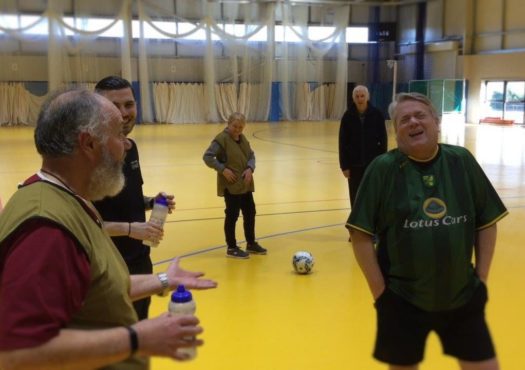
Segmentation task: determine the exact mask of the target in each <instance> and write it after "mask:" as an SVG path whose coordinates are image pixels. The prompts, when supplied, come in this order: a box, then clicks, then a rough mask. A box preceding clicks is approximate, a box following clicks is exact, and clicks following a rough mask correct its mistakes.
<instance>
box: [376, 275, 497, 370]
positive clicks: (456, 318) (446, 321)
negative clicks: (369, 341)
mask: <svg viewBox="0 0 525 370" xmlns="http://www.w3.org/2000/svg"><path fill="white" fill-rule="evenodd" d="M486 303H487V288H486V286H485V284H483V283H480V284H479V286H478V287H477V288H476V291H475V292H474V295H473V296H472V298H471V300H470V301H469V302H468V303H467V304H465V305H464V306H462V307H459V308H457V309H454V310H450V311H442V312H427V311H423V310H421V309H419V308H417V307H416V306H414V305H412V304H410V303H408V302H407V301H406V300H404V299H403V298H401V297H400V296H398V295H397V294H395V293H393V292H392V291H390V290H388V289H386V290H385V292H384V293H383V294H381V296H379V298H378V299H377V300H376V302H375V306H376V311H377V336H376V344H375V349H374V357H375V358H376V359H377V360H379V361H382V362H386V363H388V364H391V365H399V366H410V365H415V364H417V363H419V362H421V361H422V360H423V356H424V353H425V342H426V339H427V336H428V334H429V333H430V331H432V330H433V331H435V332H436V333H437V335H438V336H439V338H440V340H441V344H442V346H443V352H444V353H446V354H448V355H450V356H453V357H456V358H458V359H459V360H463V361H474V362H477V361H484V360H489V359H491V358H494V357H495V351H494V345H493V344H492V339H491V336H490V332H489V329H488V326H487V323H486V321H485V304H486Z"/></svg>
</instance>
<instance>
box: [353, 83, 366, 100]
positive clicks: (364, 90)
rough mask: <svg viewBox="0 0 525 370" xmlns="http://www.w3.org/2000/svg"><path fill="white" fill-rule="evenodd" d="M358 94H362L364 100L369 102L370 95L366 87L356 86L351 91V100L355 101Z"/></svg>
mask: <svg viewBox="0 0 525 370" xmlns="http://www.w3.org/2000/svg"><path fill="white" fill-rule="evenodd" d="M358 92H363V93H364V94H365V96H366V100H367V101H368V100H370V93H369V92H368V88H367V87H366V86H364V85H357V86H356V87H354V89H353V90H352V99H355V96H356V95H357V93H358Z"/></svg>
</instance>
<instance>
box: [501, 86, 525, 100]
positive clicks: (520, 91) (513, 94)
mask: <svg viewBox="0 0 525 370" xmlns="http://www.w3.org/2000/svg"><path fill="white" fill-rule="evenodd" d="M524 96H525V82H524V81H509V82H507V93H506V96H505V100H506V101H508V102H523V101H524Z"/></svg>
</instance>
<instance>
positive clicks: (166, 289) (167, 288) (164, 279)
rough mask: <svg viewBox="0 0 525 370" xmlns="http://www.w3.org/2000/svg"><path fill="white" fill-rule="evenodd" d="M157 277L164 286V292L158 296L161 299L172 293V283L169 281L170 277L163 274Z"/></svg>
mask: <svg viewBox="0 0 525 370" xmlns="http://www.w3.org/2000/svg"><path fill="white" fill-rule="evenodd" d="M157 277H158V278H159V281H160V284H161V286H162V291H161V292H160V293H159V294H158V295H159V296H161V297H165V296H166V295H168V293H169V292H170V282H169V280H168V275H166V273H164V272H162V273H160V274H157Z"/></svg>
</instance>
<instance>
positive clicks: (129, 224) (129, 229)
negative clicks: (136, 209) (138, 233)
mask: <svg viewBox="0 0 525 370" xmlns="http://www.w3.org/2000/svg"><path fill="white" fill-rule="evenodd" d="M130 235H131V222H128V236H130Z"/></svg>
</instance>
